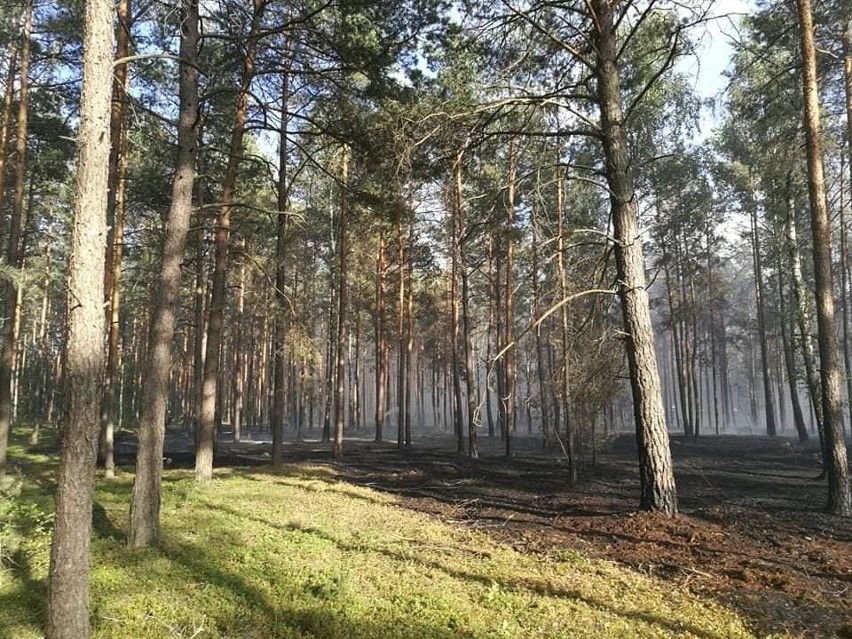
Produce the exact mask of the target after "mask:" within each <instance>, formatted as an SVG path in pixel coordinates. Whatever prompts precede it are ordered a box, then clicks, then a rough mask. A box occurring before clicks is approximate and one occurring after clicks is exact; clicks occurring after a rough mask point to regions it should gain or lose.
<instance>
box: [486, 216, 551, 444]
mask: <svg viewBox="0 0 852 639" xmlns="http://www.w3.org/2000/svg"><path fill="white" fill-rule="evenodd" d="M540 241H541V240H540V238H539V237H538V209H537V208H535V209H533V213H532V247H531V248H532V290H533V317H534V318H536V319H538V318H539V317H541V312H542V310H541V285H540V284H539V268H540V266H539V256H538V249H539V243H540ZM489 321H490V320H489ZM489 328H490V326H489ZM541 330H542V328H541V325H538V326H537V327H536V331H535V355H536V372H537V374H538V401H539V410H540V411H541V435H542V445H543V446H544V447H545V448H547V446H548V444H549V443H550V440H551V438H552V435H551V432H552V428H553V425H552V423H551V418H550V397H549V394H548V391H549V388H550V384H549V381H548V379H547V373H546V370H547V369H546V361H545V352H544V338H543V336H542V334H541ZM489 346H490V340H489ZM488 359H490V354H489V357H488ZM489 419H490V415H489Z"/></svg>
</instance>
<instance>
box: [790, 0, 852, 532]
mask: <svg viewBox="0 0 852 639" xmlns="http://www.w3.org/2000/svg"><path fill="white" fill-rule="evenodd" d="M796 5H797V7H798V10H799V26H800V35H801V43H802V62H803V69H802V76H803V82H802V94H803V97H804V102H805V113H804V121H805V122H804V124H805V139H806V144H805V149H806V151H807V159H808V196H809V198H810V202H811V231H812V233H813V244H814V249H813V252H814V280H815V293H816V310H817V328H818V330H819V356H820V382H821V384H820V386H821V391H822V420H823V429H824V431H825V432H824V438H825V449H826V452H827V453H828V454H827V455H826V462H827V464H826V473H827V475H828V509H829V511H830V512H832V513H834V514H836V515H840V516H842V517H850V516H852V494H850V492H849V463H848V460H847V457H846V441H845V440H844V437H843V403H842V399H841V391H840V362H839V358H838V353H837V331H836V327H835V323H834V283H833V281H832V273H831V226H830V222H829V218H828V201H827V199H826V190H825V178H824V175H823V165H822V163H823V157H822V144H821V139H820V137H821V136H820V122H819V110H820V106H819V88H818V86H817V69H816V50H815V46H814V24H813V15H812V11H811V2H810V0H796Z"/></svg>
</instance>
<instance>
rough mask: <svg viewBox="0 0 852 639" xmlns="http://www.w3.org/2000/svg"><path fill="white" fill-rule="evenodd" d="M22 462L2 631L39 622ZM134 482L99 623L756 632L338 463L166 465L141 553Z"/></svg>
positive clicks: (39, 591)
mask: <svg viewBox="0 0 852 639" xmlns="http://www.w3.org/2000/svg"><path fill="white" fill-rule="evenodd" d="M17 452H18V456H17V459H18V460H19V461H21V456H20V454H21V453H20V450H18V451H17ZM13 454H14V453H13ZM23 461H24V465H25V468H26V472H27V477H26V478H25V482H24V484H23V486H24V489H23V491H22V492H21V494H19V495H18V496H16V497H15V498H14V503H13V504H12V506H11V508H10V503H11V502H10V501H8V500H7V502H6V508H5V512H6V513H7V514H6V516H5V517H4V516H3V512H4V510H3V509H0V522H2V521H3V520H4V519H5V521H6V525H7V526H8V525H12V524H13V523H14V525H16V526H17V527H18V528H17V529H18V530H19V531H24V532H26V535H25V537H23V538H22V539H23V540H22V541H21V539H19V540H18V542H19V543H17V544H13V545H12V546H9V545H8V543H7V546H6V552H5V555H4V551H3V549H2V548H0V555H4V556H5V557H6V559H7V561H6V564H7V565H9V564H10V561H9V560H12V561H14V563H15V564H16V567H15V568H3V569H0V611H2V613H0V638H2V637H9V638H15V639H17V638H19V637H20V638H24V637H38V636H41V630H40V621H41V619H42V617H43V605H44V603H43V601H44V588H45V585H44V584H45V577H46V573H47V555H48V548H49V542H50V539H49V520H48V519H47V518H46V516H45V515H43V514H42V513H43V509H44V508H45V505H46V503H47V502H48V501H49V499H48V498H47V496H48V495H49V491H50V482H49V477H50V472H49V460H48V459H47V458H43V457H42V458H38V457H34V456H32V455H29V456H27V458H25V459H24V460H23ZM130 486H131V478H130V477H129V476H128V475H127V474H125V475H123V477H122V478H120V479H118V480H115V481H106V480H99V482H98V489H97V494H96V503H95V512H94V522H95V535H94V539H93V545H92V550H93V574H92V595H91V603H92V616H93V626H94V636H96V637H127V638H133V639H143V638H147V637H163V638H178V637H198V638H206V637H234V638H246V639H248V638H257V639H271V638H290V637H293V638H296V637H299V638H301V637H317V638H326V637H328V638H340V639H357V638H366V637H376V638H388V639H390V638H400V639H403V638H404V639H421V638H422V639H427V638H444V637H446V638H450V637H489V638H490V637H493V638H498V637H518V638H521V637H523V638H527V637H554V638H556V637H559V638H564V637H591V638H593V639H603V638H608V637H631V638H632V637H700V638H703V639H716V638H719V639H721V638H723V637H725V638H726V637H732V638H734V637H749V636H751V635H750V634H749V633H748V632H747V631H746V629H745V628H744V626H743V623H742V622H741V620H740V619H738V618H737V617H736V616H735V615H734V614H733V613H732V612H730V611H727V610H724V609H722V608H720V607H719V606H718V605H716V604H713V603H710V602H707V601H702V600H700V599H699V598H697V597H696V596H694V595H692V594H690V593H688V592H684V591H674V590H672V589H671V585H670V584H665V583H662V582H657V581H654V580H651V579H648V578H644V577H641V576H638V575H636V574H633V573H631V572H629V571H627V570H624V569H622V568H619V567H617V566H615V565H614V564H611V563H607V562H601V561H590V560H588V559H584V558H583V557H581V556H578V555H576V554H573V553H559V554H554V555H552V556H546V557H543V556H529V555H525V554H522V553H518V552H516V551H514V550H512V549H510V548H506V547H505V546H500V545H497V544H495V543H493V542H491V541H490V540H489V539H488V538H487V537H486V536H484V535H483V534H481V533H476V532H473V531H469V530H465V529H463V528H459V527H454V526H452V525H450V524H444V523H440V522H436V521H435V520H434V519H430V518H428V517H426V516H424V515H421V514H419V513H414V512H411V511H408V510H404V509H402V508H399V507H397V506H395V505H394V501H393V498H391V497H387V496H385V495H382V494H380V493H377V492H374V491H371V490H368V489H364V488H356V487H352V486H350V485H348V484H343V483H338V482H337V481H335V478H334V474H333V471H332V470H330V469H329V468H326V467H309V466H304V465H298V466H292V467H288V468H286V469H284V470H282V472H280V473H278V474H272V473H271V472H263V471H251V472H248V471H236V472H219V473H217V477H216V480H215V481H214V482H213V483H212V485H210V486H207V487H198V486H196V485H195V483H194V481H193V478H192V476H191V475H190V474H189V473H187V472H183V471H172V472H168V473H167V476H166V481H165V489H164V495H163V542H162V544H161V545H160V547H158V548H155V549H147V550H143V551H134V552H131V551H129V550H127V548H126V547H125V546H124V544H123V527H124V526H125V520H126V516H127V504H128V501H129V496H130ZM10 510H11V511H12V512H11V514H9V511H10ZM6 532H7V535H6V538H7V540H8V538H9V535H8V532H9V529H8V528H7V531H6ZM2 538H3V536H2V535H0V539H2ZM10 549H11V550H10Z"/></svg>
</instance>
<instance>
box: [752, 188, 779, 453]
mask: <svg viewBox="0 0 852 639" xmlns="http://www.w3.org/2000/svg"><path fill="white" fill-rule="evenodd" d="M749 179H750V180H751V177H749ZM749 198H750V205H749V207H750V209H751V247H752V258H753V262H754V297H755V300H756V303H757V332H758V338H759V340H760V365H761V371H762V373H763V410H764V413H765V415H764V416H765V418H766V434H767V435H769V436H770V437H775V435H776V434H777V427H776V424H775V398H774V397H773V392H772V381H771V380H770V378H769V348H768V346H767V339H766V303H765V301H764V299H763V298H764V286H763V256H762V255H761V253H760V228H759V226H758V224H757V203H756V202H755V201H754V191H753V189H752V190H751V191H750V193H749Z"/></svg>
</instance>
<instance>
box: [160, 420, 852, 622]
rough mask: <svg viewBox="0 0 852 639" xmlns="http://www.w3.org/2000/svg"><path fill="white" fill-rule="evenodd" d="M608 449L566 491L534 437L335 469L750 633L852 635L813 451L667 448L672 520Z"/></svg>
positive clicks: (260, 453)
mask: <svg viewBox="0 0 852 639" xmlns="http://www.w3.org/2000/svg"><path fill="white" fill-rule="evenodd" d="M261 438H262V437H261ZM261 438H259V439H261ZM605 448H606V449H605V450H603V451H601V452H599V453H598V454H597V455H596V459H595V460H594V467H592V464H591V460H586V463H587V464H586V465H587V469H586V471H585V472H583V473H582V474H581V480H580V481H579V482H578V483H576V484H574V485H571V484H570V483H569V481H568V479H567V476H568V473H567V468H566V465H565V463H564V460H563V459H560V458H559V457H557V456H555V455H554V454H544V453H542V452H541V450H540V443H539V442H538V440H533V439H529V440H521V439H519V440H517V443H516V447H515V455H514V456H513V457H512V458H506V457H504V456H502V455H501V452H502V451H501V443H500V442H499V441H495V440H488V439H480V458H479V459H475V460H473V459H468V458H466V457H461V456H458V455H456V454H455V451H454V443H453V442H452V441H451V439H450V438H448V437H446V436H445V437H441V438H439V437H434V438H427V439H423V440H417V441H415V443H414V446H413V447H412V448H411V449H410V450H404V451H398V450H397V449H396V447H395V446H394V445H393V444H386V445H383V446H377V445H376V444H374V443H372V442H367V441H347V442H346V448H345V457H344V460H343V461H342V462H340V463H337V464H334V465H333V466H334V468H335V471H336V475H337V477H339V478H340V479H343V480H345V481H347V482H350V483H352V484H355V485H359V486H365V487H369V488H371V489H374V490H378V491H384V492H387V493H391V494H393V495H395V496H396V498H397V500H398V501H399V503H401V504H402V505H404V506H405V507H407V508H410V509H412V510H415V511H418V512H421V513H426V514H429V515H432V516H434V517H436V518H439V519H441V520H443V521H445V522H449V523H452V524H455V525H458V526H460V527H465V528H469V529H476V530H480V531H484V532H486V533H487V534H488V535H490V536H491V537H492V538H494V539H496V540H498V541H499V542H501V543H504V544H507V545H509V546H511V547H513V548H514V549H515V550H518V551H521V552H524V553H532V554H535V553H544V554H546V553H548V552H550V551H552V550H555V549H556V550H558V549H561V550H575V551H577V552H580V553H582V554H583V555H586V556H589V557H593V558H601V559H607V560H611V561H615V562H617V563H619V564H621V565H624V566H627V567H629V568H631V569H632V570H635V571H638V572H640V573H644V574H647V575H650V576H653V577H657V578H661V579H663V580H666V581H668V582H672V583H674V584H676V585H677V586H678V587H679V588H684V589H689V590H690V591H693V592H695V593H697V594H701V595H703V596H710V597H712V598H714V599H716V600H717V601H719V602H720V603H722V604H723V605H725V606H726V607H730V608H733V609H735V610H737V611H738V612H739V613H740V614H741V615H742V616H743V617H744V618H745V619H747V620H748V623H750V624H751V626H752V628H753V630H754V631H755V632H756V633H757V634H758V635H764V634H775V633H785V634H789V635H790V636H800V637H835V636H839V637H852V606H850V603H849V602H850V601H852V526H850V524H849V523H848V522H844V521H842V520H840V519H838V518H835V517H831V516H829V515H827V514H825V513H824V512H822V508H823V506H824V504H825V500H826V493H827V490H826V487H825V482H824V481H816V480H815V477H816V476H817V475H818V474H819V471H820V464H819V460H818V455H817V453H816V452H815V450H814V447H813V446H810V447H805V448H800V447H799V446H797V445H796V444H794V443H793V442H792V441H790V440H786V439H783V438H779V439H775V440H770V439H767V438H763V437H752V436H727V437H725V436H723V437H702V438H700V439H698V440H692V439H686V438H677V437H676V438H674V440H673V442H672V450H673V455H674V461H675V474H676V479H677V482H678V490H679V496H680V512H681V514H680V515H679V516H678V517H675V518H668V517H665V516H661V515H658V514H650V513H642V512H637V509H636V507H637V503H638V488H637V486H638V472H637V463H636V451H635V443H634V442H633V438H632V437H630V436H621V437H618V438H616V439H614V440H613V441H611V442H609V444H608V445H607V446H606V447H605ZM267 451H268V447H267V446H266V445H260V444H258V443H257V442H244V443H241V444H225V445H223V447H222V450H221V459H220V460H219V462H218V463H221V464H222V465H236V466H240V465H255V464H264V463H268V452H267ZM285 451H286V452H285V454H286V461H287V462H288V463H293V462H310V463H312V464H317V463H330V462H329V450H328V446H327V445H323V444H320V443H318V442H299V443H295V442H287V443H286V447H285ZM175 452H176V456H177V457H182V455H181V453H180V451H179V450H176V451H175ZM175 463H176V464H180V459H177V458H176V459H175Z"/></svg>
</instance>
